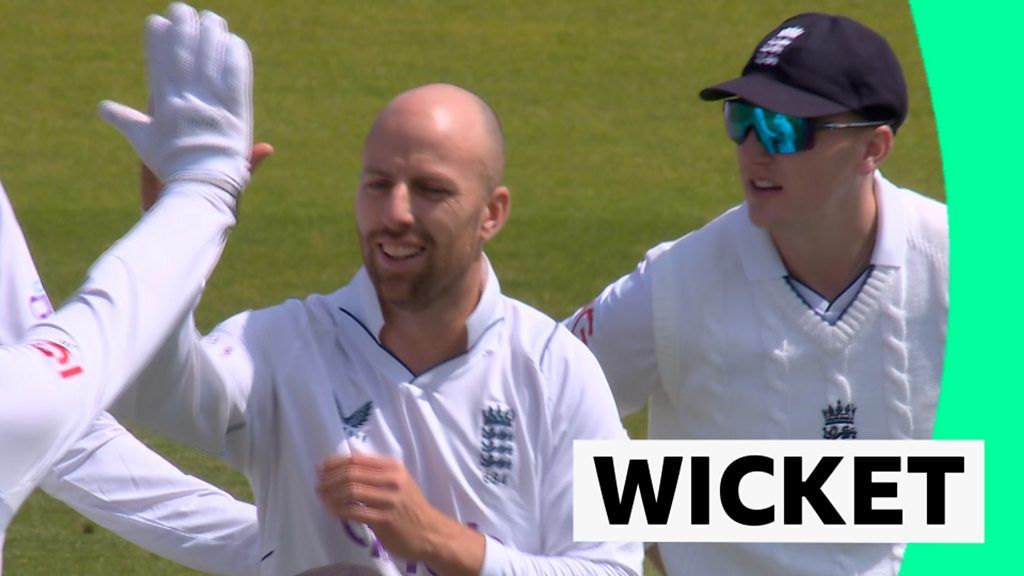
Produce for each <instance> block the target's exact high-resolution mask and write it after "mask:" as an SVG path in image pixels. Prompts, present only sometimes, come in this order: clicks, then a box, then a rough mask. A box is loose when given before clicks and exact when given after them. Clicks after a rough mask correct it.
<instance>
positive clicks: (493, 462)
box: [480, 404, 516, 486]
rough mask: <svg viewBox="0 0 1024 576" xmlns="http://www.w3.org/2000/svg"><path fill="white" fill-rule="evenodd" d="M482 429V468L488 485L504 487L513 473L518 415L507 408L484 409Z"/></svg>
mask: <svg viewBox="0 0 1024 576" xmlns="http://www.w3.org/2000/svg"><path fill="white" fill-rule="evenodd" d="M482 414H483V419H484V422H483V425H482V426H481V427H480V466H481V467H482V468H483V480H484V482H485V483H487V484H497V485H501V486H504V485H506V484H508V480H509V476H510V473H511V472H512V456H513V454H514V452H515V437H516V436H515V422H516V413H515V411H513V410H512V409H511V408H508V407H507V406H501V405H499V404H492V405H490V406H488V407H487V408H484V410H483V412H482Z"/></svg>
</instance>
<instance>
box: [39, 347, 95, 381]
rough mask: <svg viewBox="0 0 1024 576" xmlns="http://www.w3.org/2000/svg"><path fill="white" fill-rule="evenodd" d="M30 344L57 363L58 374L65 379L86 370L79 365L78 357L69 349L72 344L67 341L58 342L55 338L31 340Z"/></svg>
mask: <svg viewBox="0 0 1024 576" xmlns="http://www.w3.org/2000/svg"><path fill="white" fill-rule="evenodd" d="M29 345H30V346H32V347H33V348H35V349H36V350H38V351H39V352H40V353H41V354H42V355H43V356H46V357H47V358H49V359H50V361H51V362H53V363H54V364H56V365H57V366H56V368H57V374H59V375H60V377H61V378H64V379H65V380H66V379H68V378H71V377H72V376H78V375H79V374H81V373H83V372H85V370H83V369H82V367H81V365H79V363H78V359H76V358H75V357H74V356H73V355H72V354H71V352H70V350H69V348H71V345H70V344H68V343H67V342H65V343H57V342H54V341H53V340H36V341H35V342H29Z"/></svg>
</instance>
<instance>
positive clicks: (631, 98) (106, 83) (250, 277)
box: [0, 0, 944, 576]
mask: <svg viewBox="0 0 1024 576" xmlns="http://www.w3.org/2000/svg"><path fill="white" fill-rule="evenodd" d="M164 7H165V4H164V3H163V2H156V1H152V0H146V1H129V0H108V1H106V2H71V1H70V0H67V1H59V0H32V1H29V0H6V1H5V2H3V4H2V5H0V75H2V76H0V77H2V78H3V89H2V90H0V108H2V113H0V127H2V128H0V134H2V137H0V178H2V179H3V183H4V185H5V187H6V188H7V191H8V193H9V194H10V196H11V201H12V203H13V204H14V206H15V209H16V210H17V212H18V214H19V216H20V218H21V219H22V222H23V224H24V227H25V232H26V235H27V236H28V240H29V243H30V245H31V247H32V249H33V251H34V253H35V256H36V259H37V263H38V265H39V268H40V271H41V273H42V276H43V279H44V281H45V282H46V284H47V286H48V288H49V290H50V292H51V296H52V297H53V299H54V301H55V302H60V301H61V300H62V299H63V298H66V297H67V296H68V295H69V294H70V292H71V291H72V290H73V289H74V287H75V286H76V285H77V284H78V283H79V282H80V281H81V279H82V277H83V275H84V272H85V270H86V267H87V266H88V264H89V263H90V262H92V261H93V260H94V259H95V258H96V256H98V255H99V254H100V253H101V252H102V251H103V249H104V248H106V247H107V246H108V245H109V244H110V243H111V242H112V241H113V240H114V239H116V238H117V237H119V236H120V235H121V234H123V233H124V232H125V231H126V230H127V229H128V228H129V227H130V226H131V224H132V223H133V222H134V221H135V219H136V218H137V217H138V213H139V209H138V203H137V199H136V192H135V190H136V176H137V169H136V161H135V159H134V157H133V154H132V152H131V149H130V147H129V146H128V144H127V143H126V142H124V141H123V140H122V139H121V137H120V135H119V134H117V133H116V131H115V130H113V129H112V128H110V127H108V126H106V125H105V124H104V123H103V122H102V121H101V120H99V119H98V117H97V116H96V114H95V107H96V103H97V102H98V101H99V100H101V99H103V98H112V99H116V100H120V101H122V102H125V103H128V104H131V105H134V106H143V105H144V103H145V86H144V82H143V54H142V49H141V30H142V23H143V19H144V18H145V16H146V15H147V14H149V13H151V12H158V11H162V10H163V9H164ZM199 7H200V8H210V9H213V10H215V11H217V12H219V13H220V14H222V15H223V16H225V17H226V18H227V19H228V21H229V22H230V24H231V27H232V29H233V30H234V31H236V32H237V33H239V34H240V35H242V36H243V37H245V38H246V39H247V40H248V41H249V43H250V46H251V48H252V50H253V54H254V60H255V70H256V97H255V104H256V121H257V130H256V135H257V138H258V139H260V140H266V141H270V142H272V143H273V144H274V145H275V146H276V148H277V154H276V155H275V156H274V157H273V158H272V159H270V160H269V161H268V162H267V164H265V166H264V167H263V168H262V169H261V171H260V173H259V174H258V177H257V178H256V179H255V181H254V184H253V185H252V186H251V188H250V190H249V192H248V193H247V196H246V199H245V202H244V204H243V206H242V213H241V222H240V225H239V227H238V229H237V230H236V232H235V233H234V234H233V236H232V239H231V242H230V244H229V247H228V249H227V252H226V254H225V256H224V258H223V260H222V263H221V265H220V267H219V269H218V271H217V272H216V274H215V275H214V277H213V279H212V281H211V282H210V284H209V288H208V290H207V292H206V295H205V297H204V300H203V303H202V305H201V307H200V309H199V312H198V318H199V323H200V326H201V327H203V328H205V329H208V328H211V327H212V326H213V325H214V324H215V323H216V322H218V321H220V320H222V319H224V318H226V317H228V316H229V315H231V314H233V313H235V312H237V311H240V310H243V309H246V308H253V307H263V306H268V305H272V304H275V303H277V302H279V301H281V300H282V299H284V298H288V297H294V296H302V295H305V294H306V293H308V292H324V291H331V290H333V289H335V288H336V287H338V286H339V285H341V284H342V283H344V282H346V281H347V279H348V278H349V277H350V275H351V274H352V273H353V272H354V271H355V270H356V269H357V268H358V266H359V264H360V258H359V252H358V247H357V244H356V242H355V228H354V218H353V215H352V204H353V199H354V191H355V183H356V179H357V170H358V166H359V161H360V148H361V143H362V138H363V136H364V134H365V131H366V130H367V128H368V127H369V124H370V122H371V121H372V119H373V116H374V115H375V113H376V111H377V110H378V109H379V108H380V107H381V106H383V105H384V104H385V103H386V102H387V100H388V99H390V98H391V97H392V96H394V95H395V94H397V93H398V92H400V91H402V90H404V89H407V88H410V87H412V86H414V85H417V84H421V83H426V82H434V81H446V82H453V83H456V84H460V85H462V86H465V87H467V88H470V89H472V90H474V91H476V92H477V93H479V94H481V95H483V96H484V97H485V98H487V99H488V100H489V101H490V102H491V103H492V104H493V105H494V106H495V108H496V109H497V110H498V112H499V113H500V114H501V116H502V120H503V122H504V126H505V129H506V133H507V138H508V167H507V175H506V183H507V185H508V186H509V187H510V189H511V190H512V192H513V210H512V218H511V221H510V224H509V226H508V227H507V228H506V229H505V231H504V232H503V233H502V234H501V236H500V237H499V238H498V239H497V240H496V241H495V242H493V244H492V245H490V246H489V248H488V253H489V255H490V257H491V259H492V262H493V263H494V265H495V267H496V269H497V272H498V275H499V277H500V279H501V281H502V286H503V288H504V290H505V292H506V293H507V294H509V295H512V296H514V297H517V298H520V299H522V300H525V301H526V302H529V303H531V304H533V305H535V306H537V307H539V308H540V309H542V310H544V311H546V312H548V313H549V314H551V315H553V316H556V317H562V316H565V315H567V314H568V313H570V312H572V311H573V310H574V309H575V308H576V307H577V306H579V305H581V304H583V303H585V302H586V301H588V300H589V299H590V298H592V297H593V296H594V295H595V294H596V293H597V292H598V291H599V290H600V289H601V288H602V287H603V286H604V285H605V284H607V283H608V282H610V281H612V280H614V279H615V278H617V277H618V276H620V275H622V274H624V273H626V272H628V271H629V270H631V269H632V267H633V266H634V265H635V264H636V262H637V261H638V260H639V259H640V258H641V257H642V256H643V253H644V251H645V250H646V249H647V248H649V247H651V246H653V245H654V244H656V243H658V242H660V241H662V240H667V239H670V238H674V237H677V236H680V235H682V234H683V233H685V232H686V231H688V230H691V229H693V228H695V227H698V226H700V225H701V224H702V223H704V222H706V221H707V220H709V219H710V218H712V217H713V216H715V215H716V214H718V213H719V212H721V211H722V210H724V209H725V208H727V207H729V206H731V205H733V204H735V203H737V202H739V201H740V198H741V192H740V187H739V181H738V178H737V176H736V170H735V160H734V146H733V144H732V143H731V142H729V140H728V139H727V138H726V136H725V131H724V129H723V126H722V121H721V113H720V107H719V106H718V105H715V104H708V103H703V102H701V101H700V100H699V99H698V98H697V92H698V91H699V89H700V88H702V87H704V86H706V85H709V84H712V83H715V82H718V81H721V80H724V79H727V78H730V77H732V76H734V75H736V74H737V73H738V72H739V71H740V69H741V68H742V65H743V63H744V62H745V60H746V58H747V57H748V56H749V54H750V52H751V51H752V50H753V48H754V46H755V44H756V42H757V41H758V40H759V39H760V38H761V36H762V35H763V34H765V33H766V32H768V31H769V30H770V29H771V28H772V27H774V26H775V24H777V23H778V22H780V21H781V20H782V19H783V18H785V17H787V16H790V15H793V14H796V13H799V12H803V11H809V10H817V11H826V12H841V13H844V14H847V15H850V16H853V17H855V18H857V19H859V20H861V21H863V22H865V23H867V24H869V25H870V26H872V27H873V28H875V29H876V30H878V31H880V32H881V33H882V34H883V35H884V36H886V37H887V38H888V39H889V40H890V42H891V43H892V44H893V47H894V49H895V50H896V52H897V54H898V55H899V56H900V58H901V60H902V62H903V65H904V67H905V71H906V74H907V78H908V85H909V89H910V95H911V116H910V119H909V120H908V122H907V123H906V125H905V127H904V128H903V129H902V130H901V131H900V134H899V137H898V138H897V147H896V150H895V152H894V154H893V156H892V157H891V158H890V160H889V161H888V163H887V164H886V167H885V172H886V175H887V177H889V178H890V179H891V180H893V181H894V182H896V183H899V184H901V185H903V186H906V187H910V188H913V189H916V190H919V191H921V192H924V193H926V194H929V195H931V196H934V197H937V198H940V199H941V198H943V197H944V190H943V180H942V169H941V161H940V157H939V149H938V144H937V139H936V132H935V124H934V121H933V118H932V112H931V106H930V101H929V96H928V90H927V86H926V82H925V76H924V72H923V69H922V64H921V57H920V53H919V51H918V48H917V40H916V37H915V34H914V28H913V23H912V21H911V18H910V13H909V8H908V7H907V5H906V4H905V3H903V2H882V1H879V0H868V1H842V2H840V1H821V0H818V1H813V2H811V1H804V2H798V1H782V0H773V1H765V2H756V3H755V2H749V1H723V0H694V1H686V2H683V1H680V0H674V1H670V0H650V1H642V2H641V1H636V2H622V1H618V2H613V1H604V0H601V1H588V0H572V1H555V2H542V1H519V2H501V3H498V2H495V3H485V2H472V1H448V2H442V1H427V0H419V1H414V0H410V1H402V2H311V1H304V2H290V3H287V7H286V6H285V3H284V2H271V1H269V0H248V1H240V0H225V1H215V2H210V3H208V4H202V5H200V6H199ZM627 424H628V425H629V427H630V430H631V432H632V433H633V434H634V435H640V436H642V435H643V430H644V418H643V416H642V415H640V416H635V417H632V418H630V419H629V420H628V422H627ZM144 438H145V439H146V441H147V442H148V443H150V444H151V445H152V446H154V447H155V448H156V449H157V450H159V451H160V452H161V453H163V454H164V455H166V456H168V457H169V458H171V459H172V460H173V461H175V462H176V463H178V464H179V465H180V466H182V467H183V468H185V469H186V470H188V471H189V472H191V473H193V474H196V475H199V476H202V477H203V478H206V479H208V480H210V481H212V482H214V483H216V484H218V485H221V486H223V487H225V488H227V489H229V490H230V491H232V492H233V493H234V494H236V495H238V496H239V497H244V498H248V497H249V488H248V486H247V485H246V482H245V480H244V479H243V478H242V477H241V476H240V475H239V474H237V473H235V472H234V471H232V470H230V469H228V468H226V467H225V466H224V465H222V464H220V463H219V462H218V461H216V460H214V459H212V458H210V457H208V456H205V455H202V454H198V453H195V452H192V451H189V450H187V449H184V448H181V447H180V446H177V445H174V444H171V443H169V442H167V441H164V440H161V439H159V438H156V437H153V436H149V435H144ZM4 566H5V568H6V570H7V572H6V573H7V574H11V575H41V574H81V575H93V574H97V575H98V574H119V575H121V576H130V575H135V574H147V575H152V574H189V573H190V572H189V571H188V570H185V569H181V568H178V567H176V566H174V565H172V564H171V563H169V562H166V561H164V560H161V559H159V558H156V557H154V556H152V555H150V554H148V553H146V552H143V551H140V550H138V549H135V548H133V547H132V546H131V545H129V544H126V543H124V542H122V541H120V540H119V539H118V538H117V537H116V536H113V535H112V534H109V533H107V532H106V531H104V530H103V529H100V528H98V527H95V526H93V525H92V524H91V523H90V522H88V521H87V520H85V519H83V518H81V517H79V516H77V515H76V514H75V513H74V512H72V511H70V510H69V509H68V508H66V507H65V506H64V505H62V504H60V503H58V502H56V501H54V500H52V499H50V498H48V497H46V496H44V495H42V494H37V495H35V496H33V498H32V499H31V500H30V501H29V503H28V504H27V505H26V506H25V508H24V509H23V510H22V511H21V513H20V514H19V516H18V518H17V519H16V521H15V523H14V525H13V527H12V529H11V531H10V532H9V534H8V536H7V546H6V552H5V558H4Z"/></svg>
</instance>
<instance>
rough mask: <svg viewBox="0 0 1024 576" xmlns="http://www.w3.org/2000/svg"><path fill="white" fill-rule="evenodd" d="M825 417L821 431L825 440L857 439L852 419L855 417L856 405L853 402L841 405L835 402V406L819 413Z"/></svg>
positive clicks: (841, 402)
mask: <svg viewBox="0 0 1024 576" xmlns="http://www.w3.org/2000/svg"><path fill="white" fill-rule="evenodd" d="M821 415H822V416H824V417H825V427H824V428H822V429H821V431H822V437H823V438H824V439H826V440H847V439H850V440H852V439H854V438H856V437H857V426H856V425H855V424H854V421H853V418H854V416H856V415H857V405H856V404H854V403H853V402H847V403H845V404H844V403H843V401H842V400H836V403H835V406H832V405H829V406H828V407H827V408H825V409H824V410H822V411H821Z"/></svg>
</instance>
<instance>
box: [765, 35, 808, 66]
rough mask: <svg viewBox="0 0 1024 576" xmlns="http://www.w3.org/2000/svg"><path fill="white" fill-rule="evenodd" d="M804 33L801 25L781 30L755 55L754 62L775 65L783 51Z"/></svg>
mask: <svg viewBox="0 0 1024 576" xmlns="http://www.w3.org/2000/svg"><path fill="white" fill-rule="evenodd" d="M803 33H804V29H803V27H801V26H789V27H787V28H783V29H782V30H779V32H778V34H776V35H775V36H772V37H771V38H770V39H768V40H767V41H766V42H765V43H764V44H762V45H761V47H760V48H758V49H757V54H756V55H755V56H754V64H759V65H761V66H775V65H776V64H778V63H779V56H780V55H782V53H783V51H785V50H786V48H787V47H788V46H789V45H790V44H792V43H793V40H796V39H797V38H799V37H800V36H801V35H802V34H803Z"/></svg>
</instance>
